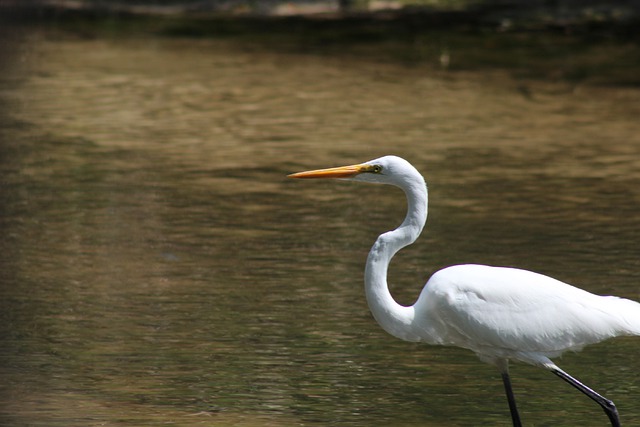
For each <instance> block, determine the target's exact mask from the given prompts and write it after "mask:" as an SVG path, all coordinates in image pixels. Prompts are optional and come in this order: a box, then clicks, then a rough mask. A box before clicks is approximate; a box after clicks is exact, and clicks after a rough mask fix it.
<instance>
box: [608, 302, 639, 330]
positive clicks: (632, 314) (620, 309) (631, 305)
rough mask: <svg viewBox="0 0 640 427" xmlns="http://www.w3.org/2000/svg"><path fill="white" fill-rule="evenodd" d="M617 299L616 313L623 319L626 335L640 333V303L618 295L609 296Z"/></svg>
mask: <svg viewBox="0 0 640 427" xmlns="http://www.w3.org/2000/svg"><path fill="white" fill-rule="evenodd" d="M609 298H612V299H614V300H612V302H613V301H615V308H616V314H617V316H619V317H620V319H621V320H622V325H623V327H624V332H625V334H626V335H640V303H638V302H635V301H632V300H629V299H624V298H617V297H609Z"/></svg>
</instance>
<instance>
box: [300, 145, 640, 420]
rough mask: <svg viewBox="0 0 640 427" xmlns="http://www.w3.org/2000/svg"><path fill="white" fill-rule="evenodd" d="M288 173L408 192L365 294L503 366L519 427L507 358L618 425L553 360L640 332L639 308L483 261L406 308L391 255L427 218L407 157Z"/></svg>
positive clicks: (435, 340)
mask: <svg viewBox="0 0 640 427" xmlns="http://www.w3.org/2000/svg"><path fill="white" fill-rule="evenodd" d="M290 177H292V178H341V179H350V180H354V181H362V182H371V183H379V184H391V185H395V186H397V187H400V188H401V189H402V190H403V191H404V192H405V194H406V196H407V203H408V209H407V215H406V217H405V219H404V221H403V222H402V224H401V225H400V226H399V227H398V228H397V229H395V230H393V231H389V232H386V233H384V234H382V235H380V236H379V237H378V239H377V240H376V242H375V243H374V245H373V247H372V248H371V251H370V252H369V256H368V258H367V263H366V268H365V293H366V297H367V302H368V304H369V307H370V309H371V312H372V313H373V316H374V317H375V319H376V321H377V322H378V323H379V324H380V326H382V328H384V329H385V330H386V331H387V332H389V333H390V334H392V335H394V336H396V337H398V338H401V339H403V340H407V341H416V342H425V343H429V344H441V345H454V346H458V347H463V348H467V349H469V350H472V351H474V352H475V353H476V354H477V355H478V356H479V357H480V358H481V359H482V360H484V361H486V362H489V363H492V364H494V365H495V366H497V367H498V369H499V370H500V372H501V374H502V379H503V382H504V386H505V391H506V393H507V398H508V401H509V408H510V410H511V416H512V420H513V424H514V426H516V427H517V426H520V425H521V422H520V417H519V414H518V411H517V408H516V404H515V398H514V395H513V391H512V388H511V382H510V378H509V373H508V361H509V360H519V361H523V362H526V363H531V364H533V365H537V366H542V367H544V368H546V369H548V370H550V371H551V372H553V373H554V374H556V375H558V376H559V377H561V378H562V379H563V380H565V381H567V382H568V383H569V384H571V385H572V386H574V387H576V388H577V389H579V390H580V391H582V392H583V393H585V394H586V395H587V396H589V397H590V398H591V399H593V400H594V401H596V402H597V403H598V404H599V405H600V406H601V407H602V408H603V410H604V411H605V413H606V414H607V416H608V417H609V420H610V421H611V424H612V426H614V427H616V426H619V425H620V420H619V417H618V412H617V410H616V408H615V405H614V404H613V402H611V401H610V400H608V399H606V398H604V397H603V396H601V395H599V394H598V393H596V392H595V391H593V390H592V389H590V388H589V387H587V386H585V385H584V384H582V383H580V382H579V381H578V380H576V379H575V378H573V377H571V376H570V375H569V374H567V373H566V372H564V371H562V370H561V369H560V368H559V367H558V366H557V365H555V364H554V363H553V362H552V361H551V360H550V358H553V357H557V356H559V355H560V354H562V353H563V352H565V351H567V350H573V351H576V350H580V349H581V348H582V347H584V346H585V345H589V344H593V343H596V342H600V341H602V340H605V339H608V338H612V337H616V336H621V335H640V304H639V303H637V302H635V301H631V300H627V299H623V298H618V297H613V296H598V295H594V294H591V293H589V292H587V291H584V290H582V289H579V288H576V287H573V286H571V285H568V284H566V283H564V282H561V281H559V280H556V279H553V278H551V277H548V276H544V275H542V274H538V273H533V272H531V271H526V270H520V269H516V268H508V267H491V266H486V265H474V264H466V265H456V266H452V267H447V268H444V269H442V270H440V271H438V272H436V273H435V274H433V276H432V277H431V278H430V279H429V281H428V282H427V284H426V285H425V287H424V288H423V290H422V292H421V293H420V296H419V298H418V300H417V301H416V303H415V304H414V305H412V306H408V307H405V306H402V305H400V304H398V303H396V301H395V300H394V299H393V297H392V296H391V294H390V292H389V288H388V286H387V270H388V266H389V263H390V262H391V259H392V258H393V256H394V255H395V254H396V253H397V251H399V250H400V249H402V248H403V247H405V246H407V245H409V244H411V243H413V242H414V241H415V240H416V239H417V238H418V236H419V235H420V233H421V231H422V228H423V227H424V224H425V222H426V219H427V204H428V192H427V186H426V183H425V181H424V179H423V177H422V175H420V173H419V172H418V171H417V170H416V169H415V168H414V167H413V166H412V165H411V164H410V163H409V162H407V161H406V160H404V159H401V158H399V157H395V156H386V157H382V158H379V159H376V160H372V161H370V162H366V163H362V164H359V165H352V166H344V167H338V168H331V169H321V170H315V171H308V172H300V173H297V174H293V175H290Z"/></svg>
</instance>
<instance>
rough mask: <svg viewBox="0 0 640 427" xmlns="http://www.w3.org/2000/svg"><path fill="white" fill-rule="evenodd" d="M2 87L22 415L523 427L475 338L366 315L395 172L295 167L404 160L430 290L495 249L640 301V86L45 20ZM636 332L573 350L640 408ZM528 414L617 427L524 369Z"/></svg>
mask: <svg viewBox="0 0 640 427" xmlns="http://www.w3.org/2000/svg"><path fill="white" fill-rule="evenodd" d="M32 38H33V40H32V41H31V43H30V44H28V45H27V46H25V50H24V52H23V54H22V56H21V58H20V60H21V63H22V67H21V68H19V69H16V70H15V71H14V72H13V73H10V74H5V75H4V76H3V77H2V78H1V80H2V81H1V85H2V86H1V89H2V92H1V93H0V96H1V97H2V99H3V102H4V105H5V106H6V109H5V113H6V116H7V117H6V118H5V119H4V122H5V125H3V129H2V131H1V134H0V136H1V138H2V144H3V146H2V151H3V152H2V154H3V156H2V162H1V171H2V187H3V189H2V195H1V196H0V197H1V198H2V201H1V206H2V222H1V226H2V238H1V239H0V241H1V245H2V247H1V254H0V262H1V265H2V268H1V271H0V277H1V278H2V310H1V313H2V323H1V326H0V327H1V328H2V334H3V337H4V338H3V341H4V343H3V345H2V349H1V350H0V357H1V358H2V364H0V365H1V366H0V370H1V371H2V377H3V381H2V383H1V384H0V390H2V394H3V401H4V406H3V407H2V408H1V409H0V420H2V424H4V425H34V426H38V425H42V426H45V425H46V426H58V425H59V426H87V425H159V424H163V425H164V424H177V425H241V426H252V425H261V426H262V425H273V426H286V425H312V424H316V425H330V424H334V425H358V426H375V425H394V426H401V425H434V426H435V425H445V424H446V425H510V419H509V415H508V409H507V404H506V401H505V399H504V397H503V391H502V385H501V382H500V378H499V375H498V374H497V372H495V371H494V369H493V368H492V367H490V366H488V365H485V364H483V363H482V362H480V361H479V360H478V359H477V358H476V357H475V356H474V355H473V354H471V353H470V352H468V351H465V350H460V349H453V348H443V347H429V346H425V345H416V344H410V343H405V342H401V341H398V340H395V339H394V338H392V337H390V336H387V335H385V333H384V332H383V331H382V330H381V329H380V328H379V327H378V326H377V325H376V324H375V322H374V320H373V319H372V317H371V316H370V314H369V312H368V309H367V307H366V303H365V300H364V294H363V289H362V271H363V265H364V260H365V257H366V254H367V252H368V248H369V245H370V244H371V243H372V242H373V240H374V239H375V237H376V236H377V235H378V234H379V233H380V232H382V231H385V230H387V229H390V228H392V227H395V226H396V225H397V224H398V223H399V221H400V219H401V218H402V216H403V214H404V199H403V196H402V194H400V193H399V192H398V191H397V190H394V189H391V188H382V187H377V186H366V185H357V184H347V183H341V182H295V181H292V180H287V179H286V178H285V175H286V174H287V173H290V172H294V171H298V170H303V169H307V168H316V167H328V166H337V165H341V164H348V163H354V162H360V161H364V160H369V159H371V158H374V157H378V156H380V155H383V154H388V153H394V154H398V155H401V156H403V157H405V158H407V159H410V160H411V161H412V162H413V163H414V164H415V165H416V166H417V167H418V168H419V169H420V170H421V171H423V172H424V173H425V176H426V177H427V180H428V182H429V188H430V200H431V206H430V208H431V210H430V218H429V221H428V223H427V228H426V231H425V233H424V234H423V237H422V239H420V240H419V241H418V242H417V243H416V244H415V245H413V246H412V247H410V248H407V249H406V250H404V251H403V252H401V253H400V254H399V255H398V257H397V258H396V260H395V261H394V264H393V265H392V267H391V282H393V293H394V295H395V296H396V297H397V299H398V300H399V301H400V302H402V303H407V304H408V303H412V302H413V299H414V298H415V297H416V296H417V294H418V292H419V290H420V288H421V287H422V284H423V283H424V282H425V281H426V279H427V278H428V277H429V275H430V274H431V273H432V272H433V271H435V270H437V269H438V268H441V267H443V266H446V265H450V264H455V263H463V262H478V263H488V264H496V265H513V266H519V267H523V268H529V269H533V270H536V271H539V272H542V273H546V274H549V275H552V276H555V277H557V278H559V279H562V280H565V281H568V282H570V283H573V284H579V285H580V286H581V287H584V288H585V289H588V290H590V291H592V292H596V293H602V294H609V293H612V294H617V295H620V296H625V297H628V298H633V299H636V300H638V299H640V287H639V285H638V283H640V249H639V247H640V246H639V245H638V242H640V218H639V217H638V215H637V212H638V209H639V208H640V124H639V123H638V120H637V118H638V117H639V115H640V92H639V91H638V90H633V89H625V88H593V87H591V88H589V87H584V88H578V89H575V90H570V89H568V88H565V87H562V86H560V85H553V86H552V85H546V84H543V83H540V82H538V83H527V85H528V86H527V88H526V91H524V92H523V90H522V86H521V85H522V83H516V82H513V81H511V80H508V79H506V78H502V77H501V76H496V75H488V74H487V75H476V74H471V75H464V74H452V75H449V76H446V75H444V76H443V75H438V76H434V75H431V73H430V71H428V70H424V69H420V68H417V67H416V68H412V69H406V68H402V67H396V66H394V65H391V64H380V63H370V62H364V61H356V60H353V61H349V60H346V59H344V58H343V59H339V60H338V59H331V58H318V57H315V56H313V55H297V56H296V55H285V54H275V53H269V52H265V51H251V50H239V49H234V48H233V47H232V46H230V45H227V44H224V43H222V42H218V41H210V40H209V41H201V40H199V41H194V40H179V39H172V40H169V39H144V38H143V39H131V40H129V39H122V40H117V41H115V40H101V39H94V40H79V39H74V38H69V37H56V38H49V39H47V38H45V37H43V36H42V35H33V36H32ZM639 348H640V341H638V339H633V338H629V339H618V340H613V341H610V342H607V343H603V344H599V345H596V346H592V347H590V348H588V349H586V350H585V351H583V352H582V353H580V354H577V355H573V354H568V355H566V356H565V357H564V358H563V359H562V360H559V361H558V363H559V364H560V366H562V367H563V368H565V369H566V370H567V371H568V372H570V373H573V374H574V375H576V376H577V377H578V378H581V379H582V380H584V381H585V382H586V383H587V384H590V385H592V386H593V387H594V388H596V389H597V390H599V391H601V392H602V393H604V394H605V395H607V396H608V397H610V398H612V399H613V400H614V401H615V402H616V403H617V405H618V407H619V410H620V412H621V416H622V421H623V424H625V425H636V424H640V406H638V403H637V402H638V400H639V399H640V387H639V386H640V376H638V375H637V372H639V371H640V360H639V359H638V357H637V355H638V349H639ZM512 376H513V381H514V386H515V388H516V394H517V397H518V399H519V405H520V409H521V411H522V416H523V419H524V422H525V424H527V425H578V424H579V425H585V426H586V425H593V426H601V425H606V417H605V416H604V414H602V413H601V410H600V409H599V408H598V407H597V406H596V405H595V404H593V403H592V402H590V401H588V399H586V398H584V397H583V396H581V395H579V393H578V392H576V391H574V390H572V389H570V388H569V387H568V386H567V385H566V384H564V383H563V382H561V381H559V380H558V379H557V378H555V377H554V376H553V375H550V374H549V373H547V372H543V371H541V370H539V369H537V368H533V367H529V366H525V365H520V364H516V365H514V366H513V367H512Z"/></svg>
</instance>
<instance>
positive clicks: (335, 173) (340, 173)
mask: <svg viewBox="0 0 640 427" xmlns="http://www.w3.org/2000/svg"><path fill="white" fill-rule="evenodd" d="M371 167H372V166H371V165H366V164H360V165H350V166H340V167H337V168H329V169H316V170H312V171H306V172H298V173H292V174H291V175H287V176H288V177H289V178H300V179H312V178H350V177H352V176H355V175H358V174H359V173H362V172H368V171H370V170H371Z"/></svg>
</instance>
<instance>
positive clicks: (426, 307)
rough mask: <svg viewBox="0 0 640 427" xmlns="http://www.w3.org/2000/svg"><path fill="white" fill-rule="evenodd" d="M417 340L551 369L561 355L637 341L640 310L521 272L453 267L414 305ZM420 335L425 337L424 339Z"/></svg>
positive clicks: (433, 280) (432, 282)
mask: <svg viewBox="0 0 640 427" xmlns="http://www.w3.org/2000/svg"><path fill="white" fill-rule="evenodd" d="M414 311H415V313H421V315H416V317H415V322H414V325H415V327H416V328H417V332H418V333H421V334H422V335H421V336H420V341H425V342H427V343H430V344H444V345H455V346H458V347H463V348H468V349H470V350H473V351H474V352H475V353H476V354H478V355H479V356H480V357H481V358H482V359H483V360H497V359H516V360H520V361H523V362H527V363H531V364H537V365H548V363H549V360H548V359H549V358H553V357H557V356H560V354H562V353H563V352H564V351H567V350H573V351H577V350H580V349H581V348H582V347H584V346H585V345H588V344H593V343H596V342H600V341H603V340H605V339H607V338H611V337H615V336H618V335H640V305H639V304H637V303H635V302H633V301H629V300H625V299H622V298H617V297H603V296H598V295H594V294H591V293H589V292H587V291H584V290H582V289H579V288H576V287H573V286H570V285H568V284H566V283H563V282H560V281H559V280H556V279H553V278H551V277H548V276H544V275H542V274H538V273H534V272H531V271H526V270H519V269H515V268H506V267H490V266H486V265H457V266H453V267H448V268H445V269H443V270H440V271H438V272H436V273H435V274H434V275H433V276H432V277H431V278H430V279H429V281H428V282H427V284H426V286H425V287H424V289H423V291H422V293H421V294H420V297H419V298H418V301H417V302H416V304H415V305H414ZM423 331H424V332H423Z"/></svg>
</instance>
